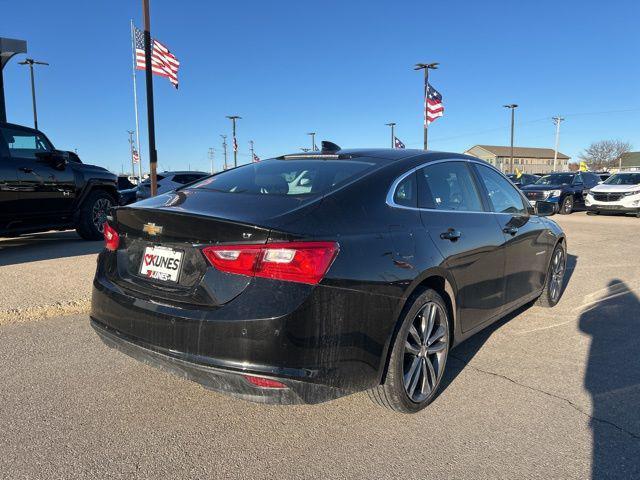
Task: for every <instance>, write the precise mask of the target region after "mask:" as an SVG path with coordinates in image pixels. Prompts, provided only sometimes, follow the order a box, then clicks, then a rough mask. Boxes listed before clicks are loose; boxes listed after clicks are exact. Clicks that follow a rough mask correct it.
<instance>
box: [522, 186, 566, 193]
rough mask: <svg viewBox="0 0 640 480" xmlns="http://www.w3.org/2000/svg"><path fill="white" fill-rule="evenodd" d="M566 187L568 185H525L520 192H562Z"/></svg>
mask: <svg viewBox="0 0 640 480" xmlns="http://www.w3.org/2000/svg"><path fill="white" fill-rule="evenodd" d="M567 187H568V185H525V186H523V187H522V191H524V192H526V191H533V192H543V191H546V190H562V189H563V188H567Z"/></svg>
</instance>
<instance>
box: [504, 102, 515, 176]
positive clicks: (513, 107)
mask: <svg viewBox="0 0 640 480" xmlns="http://www.w3.org/2000/svg"><path fill="white" fill-rule="evenodd" d="M503 107H504V108H508V109H510V110H511V154H510V155H509V156H510V157H511V160H510V169H509V173H514V172H515V170H514V169H513V129H514V125H515V111H516V108H518V105H517V104H516V103H510V104H508V105H503Z"/></svg>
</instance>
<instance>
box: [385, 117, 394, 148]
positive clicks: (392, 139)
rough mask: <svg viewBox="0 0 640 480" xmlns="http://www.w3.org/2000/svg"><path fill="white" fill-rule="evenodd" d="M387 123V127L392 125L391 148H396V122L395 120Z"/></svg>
mask: <svg viewBox="0 0 640 480" xmlns="http://www.w3.org/2000/svg"><path fill="white" fill-rule="evenodd" d="M385 125H386V126H387V127H391V148H395V146H396V142H395V139H396V134H395V131H394V128H395V126H396V124H395V122H391V123H385Z"/></svg>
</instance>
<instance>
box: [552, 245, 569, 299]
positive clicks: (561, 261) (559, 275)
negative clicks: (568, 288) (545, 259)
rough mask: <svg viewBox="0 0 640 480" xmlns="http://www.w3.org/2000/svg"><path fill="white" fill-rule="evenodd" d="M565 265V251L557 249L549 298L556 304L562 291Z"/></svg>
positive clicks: (553, 260) (554, 256)
mask: <svg viewBox="0 0 640 480" xmlns="http://www.w3.org/2000/svg"><path fill="white" fill-rule="evenodd" d="M565 264H566V262H565V256H564V250H562V248H557V249H556V251H555V252H554V254H553V259H552V260H551V279H550V280H549V296H550V297H551V300H552V301H554V302H555V301H557V300H558V298H559V297H560V292H561V291H562V281H563V280H564V270H565Z"/></svg>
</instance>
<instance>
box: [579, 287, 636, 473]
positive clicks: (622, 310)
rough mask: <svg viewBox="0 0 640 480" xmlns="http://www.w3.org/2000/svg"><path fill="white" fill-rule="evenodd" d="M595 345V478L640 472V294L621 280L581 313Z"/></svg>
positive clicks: (591, 369) (588, 383)
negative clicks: (639, 296)
mask: <svg viewBox="0 0 640 480" xmlns="http://www.w3.org/2000/svg"><path fill="white" fill-rule="evenodd" d="M579 327H580V330H581V331H582V332H583V333H585V334H587V335H589V337H590V340H591V346H590V348H589V360H588V364H587V371H586V374H585V379H584V386H585V388H586V389H587V390H588V391H589V394H590V395H591V402H592V413H591V430H592V432H593V456H592V477H591V478H592V479H604V478H607V479H610V478H625V479H626V478H640V348H639V344H640V300H639V299H638V297H637V296H636V295H635V294H634V293H633V291H631V290H630V289H629V287H628V286H627V285H626V284H625V283H624V282H622V281H621V280H612V281H611V282H609V285H608V288H607V291H606V292H605V293H604V294H603V296H602V298H601V299H600V300H598V301H597V302H596V303H594V304H592V305H590V306H588V307H587V309H586V310H584V311H583V312H582V314H581V315H580V322H579Z"/></svg>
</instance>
